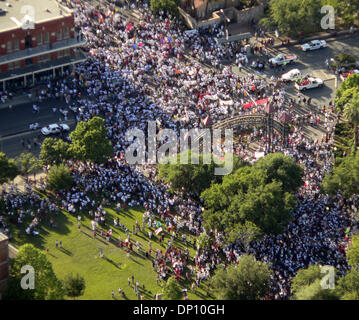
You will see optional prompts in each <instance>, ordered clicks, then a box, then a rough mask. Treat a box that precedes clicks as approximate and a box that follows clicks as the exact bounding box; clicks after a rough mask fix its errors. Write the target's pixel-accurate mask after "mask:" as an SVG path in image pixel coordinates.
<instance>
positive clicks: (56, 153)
mask: <svg viewBox="0 0 359 320" xmlns="http://www.w3.org/2000/svg"><path fill="white" fill-rule="evenodd" d="M69 147H70V144H69V143H68V142H65V141H64V140H62V139H55V138H46V139H45V140H44V141H43V142H42V144H41V151H40V156H39V158H40V160H41V161H42V162H43V163H44V164H45V165H53V164H56V165H59V164H60V163H63V161H65V160H68V159H70V158H71V154H70V152H69Z"/></svg>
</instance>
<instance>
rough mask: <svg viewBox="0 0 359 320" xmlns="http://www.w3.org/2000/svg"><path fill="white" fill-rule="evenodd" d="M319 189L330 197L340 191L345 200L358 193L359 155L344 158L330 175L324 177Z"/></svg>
mask: <svg viewBox="0 0 359 320" xmlns="http://www.w3.org/2000/svg"><path fill="white" fill-rule="evenodd" d="M321 187H322V190H323V191H324V192H326V193H329V194H332V195H335V194H336V193H337V192H338V191H339V190H341V191H342V193H343V195H344V196H345V197H346V198H350V197H351V196H352V195H353V194H357V193H359V153H356V154H355V155H349V156H346V157H345V158H344V159H343V160H342V161H341V163H340V164H339V165H338V166H336V167H334V168H333V171H332V172H331V173H330V174H326V175H325V177H324V179H323V182H322V186H321Z"/></svg>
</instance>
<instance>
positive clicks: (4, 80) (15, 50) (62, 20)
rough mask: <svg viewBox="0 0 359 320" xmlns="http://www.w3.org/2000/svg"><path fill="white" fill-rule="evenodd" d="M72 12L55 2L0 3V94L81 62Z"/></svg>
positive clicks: (20, 0) (80, 39)
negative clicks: (1, 91)
mask: <svg viewBox="0 0 359 320" xmlns="http://www.w3.org/2000/svg"><path fill="white" fill-rule="evenodd" d="M84 44H85V40H84V38H83V37H82V35H80V34H78V33H77V32H76V30H75V27H74V14H73V11H72V10H71V9H69V8H67V7H66V6H64V5H63V4H61V3H60V2H59V1H57V0H36V1H33V0H6V2H3V1H1V2H0V90H6V89H9V88H13V87H17V88H18V87H22V86H29V85H30V86H31V85H35V84H36V83H38V82H39V81H41V79H43V78H44V77H49V76H51V77H55V76H56V75H60V74H61V73H63V71H64V68H68V67H71V66H72V65H74V64H76V63H79V62H82V61H85V60H86V55H85V54H84V53H83V52H82V51H81V49H80V47H81V46H82V45H84Z"/></svg>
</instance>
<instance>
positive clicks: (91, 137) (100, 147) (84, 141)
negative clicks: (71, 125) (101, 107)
mask: <svg viewBox="0 0 359 320" xmlns="http://www.w3.org/2000/svg"><path fill="white" fill-rule="evenodd" d="M70 139H71V145H70V148H69V152H70V153H71V154H72V155H73V156H74V157H75V158H76V159H78V160H82V161H92V162H96V163H105V162H106V161H107V160H108V158H109V157H110V156H111V155H112V154H113V148H112V144H111V142H110V140H109V139H108V137H107V129H106V127H105V120H104V119H102V118H100V117H93V118H92V119H90V120H89V121H87V122H84V121H80V122H79V123H78V124H77V126H76V129H75V130H74V131H72V132H71V133H70Z"/></svg>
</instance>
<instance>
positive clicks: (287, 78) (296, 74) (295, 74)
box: [280, 69, 302, 82]
mask: <svg viewBox="0 0 359 320" xmlns="http://www.w3.org/2000/svg"><path fill="white" fill-rule="evenodd" d="M301 77H302V73H301V72H300V71H299V70H298V69H292V70H290V71H288V72H287V73H284V74H282V76H281V77H280V78H281V80H282V81H284V82H291V81H294V80H295V79H298V78H301Z"/></svg>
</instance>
